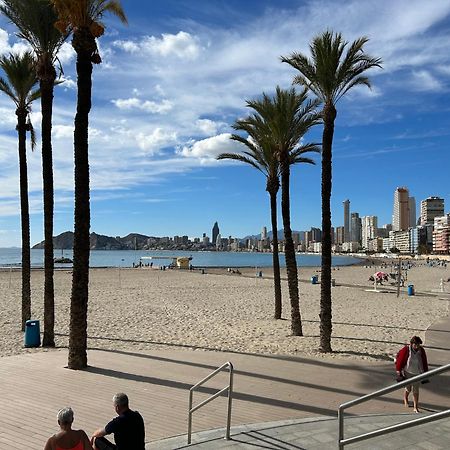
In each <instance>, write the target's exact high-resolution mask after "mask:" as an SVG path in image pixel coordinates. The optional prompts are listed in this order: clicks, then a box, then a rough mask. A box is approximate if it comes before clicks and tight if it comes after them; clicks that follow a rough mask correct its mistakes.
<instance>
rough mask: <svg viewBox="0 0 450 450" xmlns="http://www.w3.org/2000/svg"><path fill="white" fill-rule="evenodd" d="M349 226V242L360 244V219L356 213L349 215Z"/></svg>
mask: <svg viewBox="0 0 450 450" xmlns="http://www.w3.org/2000/svg"><path fill="white" fill-rule="evenodd" d="M350 224H351V229H350V242H361V218H360V217H359V214H358V213H357V212H352V213H351V216H350Z"/></svg>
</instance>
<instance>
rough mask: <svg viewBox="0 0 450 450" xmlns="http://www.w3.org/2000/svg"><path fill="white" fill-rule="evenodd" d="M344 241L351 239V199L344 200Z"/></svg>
mask: <svg viewBox="0 0 450 450" xmlns="http://www.w3.org/2000/svg"><path fill="white" fill-rule="evenodd" d="M342 203H343V205H344V242H349V241H350V200H344V201H343V202H342Z"/></svg>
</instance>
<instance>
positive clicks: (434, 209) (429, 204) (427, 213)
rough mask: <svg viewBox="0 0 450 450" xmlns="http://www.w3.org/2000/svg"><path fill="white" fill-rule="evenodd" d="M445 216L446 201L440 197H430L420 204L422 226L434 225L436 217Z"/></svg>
mask: <svg viewBox="0 0 450 450" xmlns="http://www.w3.org/2000/svg"><path fill="white" fill-rule="evenodd" d="M443 215H444V199H443V198H440V197H428V198H426V199H425V200H422V201H421V202H420V224H421V225H427V224H432V225H434V219H435V218H436V217H442V216H443Z"/></svg>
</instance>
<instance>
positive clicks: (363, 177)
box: [0, 0, 450, 247]
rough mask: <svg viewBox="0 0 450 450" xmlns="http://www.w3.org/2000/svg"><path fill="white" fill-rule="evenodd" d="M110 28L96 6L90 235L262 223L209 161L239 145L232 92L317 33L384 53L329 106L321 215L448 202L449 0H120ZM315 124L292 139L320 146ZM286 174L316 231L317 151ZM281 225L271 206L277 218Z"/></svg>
mask: <svg viewBox="0 0 450 450" xmlns="http://www.w3.org/2000/svg"><path fill="white" fill-rule="evenodd" d="M121 3H122V6H123V8H124V11H125V13H126V15H127V17H128V25H127V26H126V25H123V24H121V22H120V21H119V20H118V19H117V18H115V17H113V16H105V17H104V24H105V25H106V33H105V35H104V36H102V37H101V38H100V39H99V41H98V45H99V48H100V53H101V56H102V59H103V63H102V64H101V65H98V66H94V71H93V90H92V95H93V97H92V110H91V113H90V130H89V155H90V170H91V231H95V232H96V233H99V234H105V235H109V236H124V235H126V234H128V233H130V232H137V233H142V234H146V235H149V236H174V235H188V236H189V237H199V236H202V233H207V234H208V235H211V228H212V226H213V224H214V222H215V221H218V223H219V227H220V232H221V234H222V236H233V237H234V236H236V237H244V236H246V235H250V234H257V233H259V232H260V231H261V228H262V227H263V226H267V227H268V228H270V209H269V198H268V195H267V193H266V191H265V178H264V176H263V175H262V174H261V173H259V172H258V171H256V170H255V169H253V168H252V167H250V166H247V165H244V164H242V163H233V162H231V161H217V160H216V156H217V155H218V154H219V153H222V152H240V151H242V147H241V146H240V144H239V143H236V142H234V141H231V140H230V139H229V136H230V133H231V132H232V131H233V130H232V124H233V123H234V122H235V121H236V120H238V119H241V118H243V117H245V115H246V114H248V113H249V110H248V108H246V106H245V105H246V100H251V99H255V98H258V97H259V96H261V95H262V93H263V92H265V93H267V94H273V92H274V91H275V88H276V86H277V85H279V86H281V87H282V88H289V87H290V86H291V83H292V79H293V77H294V76H295V70H294V69H292V68H291V67H290V66H289V65H287V64H283V63H281V62H280V56H287V55H289V54H290V53H292V52H294V51H295V52H302V53H305V54H309V43H310V42H311V40H312V39H313V38H314V37H315V36H316V35H318V34H320V33H322V32H323V31H325V30H327V29H330V30H334V31H337V32H341V33H342V34H343V36H344V38H345V39H346V40H347V41H350V42H351V41H353V40H354V39H356V38H358V37H360V36H367V37H368V38H369V42H368V44H367V45H366V47H365V49H366V51H367V53H369V54H370V55H371V56H374V57H380V58H382V60H383V64H382V66H383V68H382V69H373V70H371V71H370V72H368V76H369V77H370V79H371V82H372V89H371V90H369V89H367V88H365V87H364V88H363V87H358V88H356V89H354V90H352V91H350V92H349V93H348V94H347V95H346V96H345V97H344V98H343V99H342V100H340V101H339V103H338V104H337V112H338V115H337V119H336V124H335V135H334V145H333V191H332V200H331V206H332V222H333V225H334V226H342V225H343V206H342V202H343V201H344V200H345V199H347V198H348V199H349V200H350V202H351V205H350V209H351V211H352V212H358V213H359V214H360V216H365V215H376V216H378V223H379V225H382V224H386V223H391V220H392V205H393V198H394V191H395V189H396V187H398V186H406V187H408V188H409V190H410V195H411V196H414V197H415V199H416V203H417V206H418V213H417V214H418V215H419V207H420V200H423V199H425V198H427V197H429V196H440V197H442V198H444V200H445V211H446V212H448V211H449V210H450V183H449V182H448V177H449V174H450V170H449V169H450V153H449V143H450V0H432V1H430V2H424V1H422V0H421V1H419V0H396V1H392V0H387V1H385V0H378V1H376V2H374V1H372V0H350V1H345V2H344V1H340V2H338V1H330V0H311V1H294V0H292V1H288V0H277V1H269V0H246V1H245V2H243V1H238V0H226V1H225V0H220V1H219V0H195V1H192V0H164V1H162V0H161V1H160V0H152V1H149V2H136V1H132V0H122V2H121ZM24 49H26V45H24V43H23V42H21V41H20V40H19V39H18V38H17V37H16V36H15V29H14V27H13V26H12V25H11V24H10V23H8V22H7V20H6V19H5V18H4V17H0V54H8V53H9V52H11V51H23V50H24ZM59 59H60V61H61V63H62V67H63V70H64V74H63V79H64V80H65V81H64V83H62V84H61V85H59V86H58V87H57V88H56V89H55V96H54V106H53V158H54V179H55V214H54V234H55V235H57V234H59V233H62V232H64V231H68V230H73V207H74V198H73V195H74V193H73V120H74V113H75V106H76V72H75V53H74V51H73V50H72V47H71V45H70V40H69V41H68V42H67V43H65V44H64V46H63V48H62V49H61V52H60V55H59ZM40 120H41V115H40V105H39V102H36V103H35V104H34V105H33V112H32V122H33V124H34V127H35V129H36V131H37V133H38V145H37V148H36V150H35V151H34V152H31V149H30V150H29V151H28V172H29V198H30V208H31V211H30V214H31V216H30V220H31V242H32V244H34V243H37V242H39V241H41V240H42V239H43V209H42V169H41V168H42V164H41V162H42V161H41V152H40V140H39V134H40ZM15 125H16V116H15V114H14V107H13V104H12V102H11V101H10V100H9V99H8V98H7V97H6V96H5V95H4V94H1V93H0V247H10V246H20V242H21V238H20V236H21V235H20V210H19V177H18V154H17V133H16V131H15ZM321 136H322V126H321V125H319V126H317V127H316V128H314V129H313V130H311V132H310V133H308V134H307V135H306V136H305V137H304V142H320V141H321ZM312 157H313V159H315V160H316V161H317V165H315V166H312V165H305V164H303V165H298V166H295V167H293V168H292V177H291V220H292V228H293V229H295V230H307V229H309V228H310V227H319V228H320V227H321V209H320V205H321V200H320V199H321V193H320V191H321V174H320V172H321V171H320V156H319V155H313V156H312ZM279 223H280V226H279V228H280V229H281V228H282V226H281V214H279Z"/></svg>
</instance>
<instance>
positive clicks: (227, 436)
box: [225, 363, 233, 441]
mask: <svg viewBox="0 0 450 450" xmlns="http://www.w3.org/2000/svg"><path fill="white" fill-rule="evenodd" d="M229 370H230V383H229V386H228V414H227V431H226V434H225V439H226V440H227V441H229V440H230V427H231V403H232V401H233V364H231V363H230V367H229Z"/></svg>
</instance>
